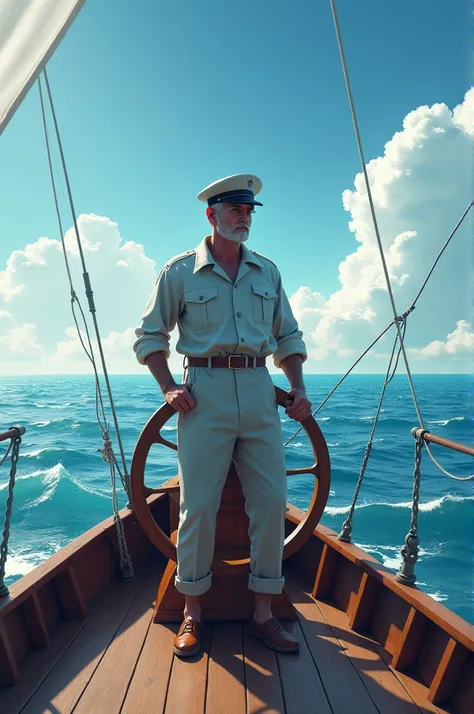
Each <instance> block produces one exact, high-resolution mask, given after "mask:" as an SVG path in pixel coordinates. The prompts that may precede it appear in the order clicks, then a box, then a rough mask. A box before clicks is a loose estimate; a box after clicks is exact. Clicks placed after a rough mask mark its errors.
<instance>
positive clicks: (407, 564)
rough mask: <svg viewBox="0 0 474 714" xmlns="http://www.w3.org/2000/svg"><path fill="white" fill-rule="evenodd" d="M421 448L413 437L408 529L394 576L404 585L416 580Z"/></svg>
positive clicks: (411, 583) (419, 441)
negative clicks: (413, 461) (401, 560)
mask: <svg viewBox="0 0 474 714" xmlns="http://www.w3.org/2000/svg"><path fill="white" fill-rule="evenodd" d="M422 450H423V439H422V438H420V437H415V468H414V471H413V498H412V507H411V519H410V530H409V531H408V533H407V535H406V538H405V545H404V546H403V547H402V548H401V550H400V553H401V556H402V559H403V562H402V564H401V566H400V570H399V571H398V573H397V575H396V576H395V577H396V579H397V580H398V581H399V582H401V583H404V584H405V585H414V584H415V582H416V576H415V563H416V561H417V560H418V545H419V543H420V539H419V538H418V504H419V501H420V482H421V454H422Z"/></svg>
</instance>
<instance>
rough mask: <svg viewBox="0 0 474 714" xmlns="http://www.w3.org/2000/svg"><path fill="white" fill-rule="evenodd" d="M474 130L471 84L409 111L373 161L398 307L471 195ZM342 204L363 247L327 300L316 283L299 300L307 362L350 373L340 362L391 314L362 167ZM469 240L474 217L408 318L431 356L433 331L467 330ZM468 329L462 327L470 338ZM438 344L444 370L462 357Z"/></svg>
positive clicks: (416, 341)
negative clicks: (457, 100)
mask: <svg viewBox="0 0 474 714" xmlns="http://www.w3.org/2000/svg"><path fill="white" fill-rule="evenodd" d="M473 136H474V89H471V90H469V91H468V92H467V93H466V96H465V98H464V101H463V103H462V104H461V105H460V106H458V107H456V108H455V109H454V111H453V112H451V111H450V110H449V108H448V107H447V106H446V105H444V104H435V105H433V106H432V107H428V106H421V107H418V109H416V110H414V111H412V112H410V113H409V114H408V115H407V116H406V117H405V119H404V121H403V128H402V130H401V131H399V132H397V133H396V134H395V135H394V136H393V138H392V139H391V140H390V141H389V142H387V144H386V145H385V152H384V155H383V156H381V157H378V158H376V159H373V160H372V161H370V162H369V164H368V166H367V171H368V176H369V181H370V185H371V191H372V197H373V200H374V205H375V212H376V216H377V221H378V226H379V232H380V236H381V240H382V244H383V248H384V253H385V257H386V262H387V270H388V273H389V276H390V280H391V284H392V288H393V293H394V298H395V304H396V307H397V310H398V312H399V313H402V312H404V311H405V309H406V308H407V307H408V306H409V305H410V304H411V302H412V300H413V298H414V297H415V295H416V293H417V291H418V288H419V286H420V285H421V283H422V281H423V279H424V277H425V275H426V274H427V272H428V270H429V268H430V266H431V264H432V262H433V261H434V259H435V257H436V255H437V253H438V251H439V250H440V248H441V247H442V245H443V243H444V241H445V239H446V238H447V236H448V235H449V233H450V232H451V230H452V228H453V227H454V225H455V224H456V222H457V220H458V218H459V216H460V215H461V213H462V212H463V211H464V209H465V208H466V206H467V205H468V204H469V202H470V200H471V199H472V196H471V192H472V139H473ZM342 200H343V205H344V208H345V209H346V211H347V212H348V213H349V214H350V221H349V228H350V230H351V231H352V233H353V234H354V239H355V241H356V242H357V243H358V245H357V247H356V248H355V250H354V252H352V253H351V254H350V255H348V256H347V258H345V260H343V261H342V263H341V264H340V265H339V281H340V288H339V289H338V290H337V291H335V292H334V293H333V294H332V295H330V296H329V297H327V298H326V299H325V298H322V296H320V295H319V294H318V293H315V292H314V291H313V289H312V287H302V288H300V289H299V290H298V291H297V292H296V293H295V294H294V295H292V296H291V305H292V307H293V309H294V312H295V315H296V316H297V318H298V319H299V320H300V322H301V326H302V329H303V330H304V332H305V336H306V339H307V343H308V347H309V351H310V356H311V361H310V362H308V367H309V365H310V364H312V365H313V366H314V368H315V370H316V371H318V370H319V369H325V364H324V360H326V361H329V360H330V358H334V357H339V358H340V360H339V361H338V363H337V364H338V367H339V368H340V370H342V369H345V368H346V367H347V366H348V365H349V361H348V360H344V359H341V358H343V357H345V356H347V357H349V356H352V355H353V354H360V353H361V352H362V351H363V350H364V349H365V348H366V347H367V346H368V345H369V344H370V342H372V340H373V339H374V338H375V337H376V336H377V335H378V334H379V333H380V332H381V331H382V330H383V329H384V328H385V327H386V326H387V325H388V324H389V322H390V321H391V320H392V317H393V314H392V309H391V305H390V302H389V298H388V293H387V288H386V281H385V278H384V274H383V270H382V264H381V259H380V254H379V250H378V246H377V241H376V236H375V231H374V227H373V222H372V217H371V213H370V206H369V201H368V196H367V191H366V186H365V182H364V178H363V174H362V173H360V174H358V175H357V176H356V178H355V181H354V189H353V190H346V191H344V192H343V195H342ZM469 220H471V230H470V229H469V227H468V222H469ZM471 243H472V218H471V217H468V218H467V219H466V221H465V223H464V225H463V226H462V227H461V229H460V230H459V231H458V233H457V234H456V236H455V237H454V239H453V240H452V242H451V244H450V246H449V247H448V249H447V251H446V252H445V254H444V255H443V257H442V259H441V261H440V263H439V264H438V266H437V268H436V270H435V272H434V273H433V275H432V277H431V279H430V281H429V283H428V285H427V287H426V289H425V291H424V293H423V295H422V296H421V298H420V300H419V302H418V304H417V309H416V310H415V311H414V312H413V313H412V314H411V315H410V317H409V318H408V330H407V343H408V344H409V345H411V346H412V347H413V348H414V349H413V350H412V356H414V357H415V358H417V357H421V356H424V357H426V356H428V354H427V353H426V352H425V353H423V354H422V351H421V347H422V345H426V344H427V342H429V340H430V339H433V337H436V338H441V337H443V336H444V335H446V334H447V332H448V331H449V330H452V328H453V326H454V324H456V323H458V328H457V329H459V320H461V322H462V324H466V326H467V323H468V320H469V271H470V270H471V269H472V267H471V266H472V245H471ZM463 329H467V327H466V328H463ZM452 334H453V335H454V334H455V333H452ZM466 334H467V333H466V332H463V335H464V337H463V339H466V337H465V335H466ZM393 338H394V335H393V336H389V337H386V338H384V340H383V341H381V343H379V345H378V347H381V346H383V347H384V348H385V349H382V351H381V352H382V353H386V352H388V351H389V342H390V341H391V340H392V339H393ZM438 342H439V339H438ZM433 344H435V343H433ZM436 344H437V343H436ZM449 344H450V343H449ZM425 349H428V348H425ZM430 349H431V352H429V355H431V356H432V357H433V358H437V357H443V358H444V365H445V366H446V364H447V363H446V359H447V358H449V357H451V356H452V355H454V354H456V355H458V356H461V354H462V353H461V352H460V351H457V352H455V351H453V350H451V349H445V350H442V349H439V350H438V349H437V348H434V347H433V348H430ZM348 350H350V351H351V352H349V351H348ZM379 354H380V353H379ZM464 354H465V352H464ZM379 362H380V360H378V363H379ZM372 364H373V365H374V364H375V363H374V362H372ZM433 364H434V363H433ZM326 366H327V365H326ZM439 366H441V365H439ZM332 367H334V362H333V363H332ZM379 368H380V366H378V367H377V371H378V369H379ZM456 368H459V369H461V368H463V369H466V370H469V365H468V363H467V362H464V364H463V365H460V363H459V361H458V364H457V366H456Z"/></svg>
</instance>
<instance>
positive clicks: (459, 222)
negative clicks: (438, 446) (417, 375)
mask: <svg viewBox="0 0 474 714" xmlns="http://www.w3.org/2000/svg"><path fill="white" fill-rule="evenodd" d="M472 206H474V201H473V202H472V203H470V204H469V206H468V207H467V208H466V210H465V211H464V213H463V215H462V216H461V218H460V219H459V221H458V223H457V224H456V226H455V228H454V229H453V231H452V232H451V234H450V235H449V237H448V238H447V240H446V241H445V243H444V245H443V247H442V248H441V250H440V251H439V252H438V255H437V256H436V259H435V261H434V262H433V265H432V266H431V268H430V270H429V271H428V274H427V276H426V278H425V279H424V281H423V284H422V286H421V288H420V289H419V291H418V293H417V295H416V297H415V299H414V300H413V302H412V303H411V304H410V307H409V308H407V309H406V310H405V312H404V313H403V314H402V315H400V316H399V317H398V318H397V319H398V320H399V321H400V322H402V321H403V322H405V321H406V318H407V317H408V315H409V314H410V313H411V312H413V310H414V309H415V307H416V303H417V302H418V300H419V298H420V296H421V294H422V292H423V290H424V289H425V287H426V284H427V283H428V280H429V278H430V277H431V275H432V273H433V271H434V269H435V267H436V265H437V264H438V261H439V259H440V257H441V255H442V254H443V253H444V251H445V250H446V248H447V246H448V245H449V243H450V241H451V239H452V238H453V236H454V235H455V233H456V231H457V230H458V228H459V227H460V226H461V224H462V222H463V221H464V219H465V218H466V216H467V214H468V212H469V209H470V208H472ZM394 324H395V320H392V321H391V323H390V324H389V325H387V327H386V328H385V329H384V330H382V332H381V333H380V335H379V336H378V337H376V339H375V340H374V341H373V342H372V343H371V344H370V345H369V346H368V347H367V349H365V350H364V351H363V352H362V354H361V355H360V357H358V358H357V359H356V361H355V362H354V364H353V365H352V367H350V368H349V369H348V370H347V372H346V373H345V374H344V375H343V376H342V377H341V379H340V380H339V381H338V382H337V384H336V385H335V386H334V387H333V388H332V389H331V391H330V392H329V394H328V395H327V397H326V398H325V399H324V400H323V401H322V402H321V404H320V405H319V406H318V407H317V409H315V410H314V411H313V412H312V416H313V417H314V416H316V414H317V413H318V412H319V411H320V410H321V409H322V408H323V406H324V405H325V404H326V402H327V401H328V400H329V399H330V397H332V395H333V394H334V392H335V391H336V389H338V388H339V387H340V386H341V384H342V383H343V382H344V380H345V379H346V377H348V376H349V374H350V373H351V372H352V371H353V370H354V369H355V367H357V365H358V364H359V362H360V361H361V360H362V359H363V358H364V357H365V355H366V354H367V353H368V352H370V350H371V349H372V347H373V346H374V345H376V344H377V342H378V341H379V340H380V339H382V337H383V336H384V335H385V334H386V333H387V332H388V331H389V330H390V328H391V327H392V326H393V325H394ZM404 336H405V335H404ZM397 366H398V357H397ZM302 429H303V427H302V426H300V427H299V428H298V429H297V430H296V431H295V433H294V434H293V435H292V436H290V438H289V439H288V440H287V441H286V442H285V444H284V445H285V446H288V444H289V443H290V442H291V441H293V439H295V438H296V437H297V436H298V434H299V433H300V431H301V430H302ZM425 446H426V447H427V448H428V445H427V444H425ZM428 453H429V454H430V456H432V455H431V452H430V451H429V448H428ZM432 458H433V457H432ZM436 463H437V462H436ZM437 465H438V467H439V468H440V469H441V471H444V469H443V467H442V466H440V465H439V464H437ZM445 473H446V474H447V475H448V476H451V477H452V478H454V479H457V480H461V481H462V480H466V479H462V478H461V479H460V478H459V477H457V476H452V475H451V474H449V473H447V472H445ZM468 478H471V477H468Z"/></svg>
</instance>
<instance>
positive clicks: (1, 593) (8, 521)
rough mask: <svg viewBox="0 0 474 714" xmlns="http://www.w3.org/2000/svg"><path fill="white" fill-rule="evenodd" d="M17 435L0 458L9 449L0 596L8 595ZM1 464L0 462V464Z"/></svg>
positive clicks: (17, 453)
mask: <svg viewBox="0 0 474 714" xmlns="http://www.w3.org/2000/svg"><path fill="white" fill-rule="evenodd" d="M10 428H11V429H16V427H10ZM16 431H17V435H16V436H14V437H13V438H12V439H11V440H10V446H9V447H8V449H7V453H6V454H5V456H4V457H3V459H2V464H3V462H4V461H5V460H6V457H7V455H8V453H9V452H10V451H11V466H10V479H9V482H8V496H7V503H6V507H5V520H4V522H3V533H2V543H1V545H0V597H4V596H5V595H8V588H7V586H6V585H5V583H4V578H5V565H6V562H7V555H8V540H9V537H10V525H11V516H12V508H13V489H14V488H15V476H16V468H17V464H18V458H19V455H20V444H21V436H20V430H19V429H16ZM0 465H1V464H0Z"/></svg>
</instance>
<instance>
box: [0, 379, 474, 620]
mask: <svg viewBox="0 0 474 714" xmlns="http://www.w3.org/2000/svg"><path fill="white" fill-rule="evenodd" d="M273 381H274V383H275V384H276V385H278V386H280V387H282V388H284V389H285V388H287V383H286V379H285V377H284V376H283V375H280V374H278V375H273ZM305 381H306V385H307V390H308V394H309V397H310V399H311V400H312V403H313V408H315V407H316V406H318V405H319V404H320V402H321V401H322V400H323V399H324V397H325V396H326V395H327V394H328V392H329V391H330V390H331V389H332V387H333V386H334V384H335V383H336V382H337V381H338V377H337V376H334V375H307V376H306V377H305ZM414 381H415V387H416V390H417V394H418V397H419V403H420V408H421V412H422V415H423V418H424V421H425V425H426V427H427V428H428V429H430V430H431V431H432V432H433V433H435V434H438V435H440V436H443V437H446V438H448V439H452V440H454V441H459V442H461V443H464V444H468V445H472V442H473V421H472V413H473V410H472V397H471V394H472V384H471V381H470V378H469V376H467V375H465V376H462V375H415V376H414ZM382 382H383V376H382V375H354V376H349V377H348V378H347V379H346V381H345V382H344V383H343V384H342V386H341V387H340V388H339V389H338V390H337V391H336V393H335V394H334V395H333V396H332V397H331V399H330V400H329V402H328V403H327V404H326V405H325V406H324V407H323V409H322V410H321V411H320V412H319V414H318V415H317V420H318V423H319V425H320V427H321V429H322V431H323V434H324V436H325V438H326V441H327V444H328V447H329V454H330V458H331V473H332V475H331V494H330V497H329V500H328V504H327V507H326V510H325V513H324V515H323V518H322V523H324V524H325V525H327V526H329V527H330V528H332V529H334V530H335V531H337V532H339V531H340V528H341V525H342V523H343V521H344V519H345V518H346V515H347V512H348V510H349V504H350V502H351V499H352V495H353V492H354V488H355V485H356V482H357V478H358V475H359V470H360V466H361V463H362V459H363V455H364V450H365V445H366V443H367V439H368V437H369V434H370V430H371V428H372V423H373V418H374V415H375V412H376V408H377V404H378V398H379V394H380V389H381V386H382ZM111 384H112V389H113V393H114V399H115V403H116V406H117V411H118V419H119V425H120V429H121V434H122V439H123V443H124V448H125V453H126V456H127V462H128V464H130V459H131V455H132V452H133V448H134V446H135V443H136V441H137V439H138V436H139V434H140V431H141V430H142V428H143V426H144V424H145V423H146V421H147V420H148V419H149V417H150V416H151V415H152V414H153V412H154V411H155V410H156V409H157V408H158V406H159V405H160V404H161V403H162V395H161V392H160V391H159V388H158V387H157V385H155V383H154V381H153V379H152V377H151V376H150V375H149V374H147V373H144V374H143V375H128V376H112V377H111ZM104 393H105V392H104ZM107 413H108V417H109V420H110V423H112V419H111V417H110V413H109V412H107ZM280 414H281V421H282V430H283V438H284V440H285V441H286V440H287V439H288V438H289V437H290V436H292V435H293V434H294V432H295V430H296V429H297V427H298V425H297V424H296V422H293V421H291V420H289V419H288V418H287V417H286V415H285V413H284V410H280ZM11 424H23V425H24V426H25V427H26V430H27V431H26V434H25V436H24V437H23V441H22V444H21V447H20V460H19V464H18V471H17V482H16V486H15V492H14V506H13V516H12V527H11V535H10V541H9V555H8V560H7V566H6V574H7V577H6V583H7V584H9V583H12V582H14V581H15V580H17V579H18V578H20V577H21V576H22V575H24V574H26V573H27V572H29V571H31V570H32V569H33V568H34V567H35V566H37V565H39V564H40V563H41V562H43V561H44V560H45V559H46V558H48V557H49V556H50V555H52V554H53V553H55V552H56V551H57V550H59V549H60V548H62V547H63V546H65V545H66V544H67V543H69V541H71V540H72V539H73V538H76V537H77V536H79V535H80V534H81V533H83V532H84V531H86V530H87V529H88V528H91V527H92V526H94V525H95V524H96V523H98V522H100V521H101V520H103V519H105V518H107V517H108V516H110V515H111V514H112V500H111V488H110V481H109V473H108V466H107V464H106V463H104V462H103V461H102V456H101V454H100V453H98V449H100V448H102V439H101V434H100V430H99V427H98V426H97V422H96V416H95V385H94V381H93V379H92V377H90V376H70V377H65V376H57V377H51V376H48V377H8V378H3V379H2V380H1V381H0V430H3V428H7V427H8V426H10V425H11ZM413 426H417V420H416V413H415V409H414V406H413V403H412V400H411V395H410V390H409V386H408V383H407V379H406V377H405V376H404V375H396V376H395V378H394V379H393V380H392V382H391V383H390V385H389V387H388V390H387V394H386V397H385V403H384V406H383V410H382V413H381V415H380V421H379V424H378V427H377V431H376V434H375V441H374V446H373V449H372V454H371V457H370V460H369V464H368V467H367V470H366V473H365V477H364V483H363V485H362V489H361V492H360V496H359V501H358V505H357V508H356V511H355V514H354V521H353V523H354V525H353V536H352V540H353V542H354V543H355V544H357V545H359V546H361V547H362V548H364V549H365V550H366V551H367V552H369V553H371V554H372V555H373V556H375V557H376V558H377V559H379V560H380V561H381V562H382V563H384V565H386V566H387V567H388V568H390V569H391V570H392V571H393V572H394V573H395V572H396V571H397V570H398V568H399V565H400V560H401V559H400V547H401V546H402V545H403V543H404V538H405V535H406V533H407V531H408V529H409V525H410V507H411V496H412V485H413V466H414V440H413V437H412V436H411V434H410V429H411V428H412V427H413ZM165 428H166V429H167V432H166V436H167V438H169V439H170V440H174V439H175V436H176V417H173V419H172V420H170V421H169V422H168V424H167V426H166V427H165ZM111 434H112V438H113V439H114V448H115V447H116V442H115V438H114V430H113V428H111ZM4 446H5V444H3V445H0V460H1V454H2V453H3V450H4V449H3V447H4ZM153 448H154V449H155V447H153ZM116 453H117V454H118V449H116ZM433 453H435V454H436V455H437V457H438V459H439V460H440V461H441V463H442V465H443V466H444V467H445V468H446V469H447V470H450V471H452V472H453V473H454V474H456V475H459V476H464V475H469V474H471V473H472V459H471V458H470V457H468V456H464V455H462V454H456V453H454V452H451V451H448V450H447V449H442V448H441V447H436V446H434V447H433ZM286 459H287V466H288V468H295V467H302V466H304V465H308V464H310V462H311V449H310V446H309V441H308V438H307V437H306V434H305V432H304V431H303V432H300V434H299V435H298V436H297V437H296V438H295V439H293V440H292V441H291V442H290V444H288V446H287V447H286ZM8 463H9V462H7V463H5V464H4V465H3V466H2V467H1V468H0V508H1V509H2V511H3V509H4V506H5V502H6V497H7V481H8V473H9V469H8ZM150 464H151V466H152V469H148V471H149V472H150V471H151V470H153V474H152V475H151V476H150V478H149V485H153V486H154V485H158V484H161V483H163V482H164V481H165V480H166V479H168V478H169V477H170V476H173V475H175V474H176V473H177V458H176V453H175V452H171V451H170V450H168V449H165V448H164V447H156V451H154V452H153V455H152V461H151V462H150ZM288 490H289V500H290V501H291V502H292V503H294V504H295V505H296V506H298V507H300V508H306V507H307V505H308V503H309V499H310V495H311V493H312V476H311V475H303V476H293V477H290V478H289V480H288ZM119 500H120V505H121V507H122V506H124V505H125V503H126V498H125V495H124V494H123V492H121V493H120V495H119ZM473 501H474V496H473V483H472V482H464V483H462V482H459V481H454V480H452V479H450V478H448V477H447V476H445V475H444V474H443V473H441V472H440V471H439V470H438V469H437V468H436V467H435V466H434V465H433V464H432V463H431V460H430V459H429V457H428V455H427V454H426V453H424V454H423V459H422V466H421V492H420V514H419V519H418V529H419V537H420V554H419V559H418V562H417V564H416V575H417V584H418V586H419V587H420V588H422V589H423V590H424V591H425V592H426V593H428V594H429V595H430V596H431V597H433V598H434V599H435V600H438V601H439V602H442V603H443V604H444V605H446V606H447V607H449V608H450V609H451V610H453V611H454V612H455V613H457V614H458V615H460V616H461V617H463V618H465V619H466V620H468V621H469V622H474V613H473V572H474V571H473V534H474V504H473ZM2 518H3V516H2Z"/></svg>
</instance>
